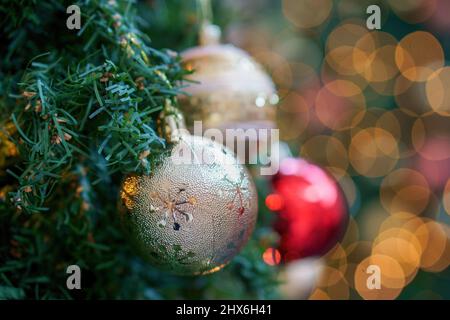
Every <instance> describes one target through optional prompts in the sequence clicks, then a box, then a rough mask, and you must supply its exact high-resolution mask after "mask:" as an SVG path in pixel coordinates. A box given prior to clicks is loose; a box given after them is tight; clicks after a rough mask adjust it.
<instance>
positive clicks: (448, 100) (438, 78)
mask: <svg viewBox="0 0 450 320" xmlns="http://www.w3.org/2000/svg"><path fill="white" fill-rule="evenodd" d="M449 88H450V67H444V68H441V69H439V70H437V71H436V72H434V73H433V74H432V75H431V76H430V78H429V79H428V80H427V83H426V94H427V98H428V102H429V104H430V106H431V108H432V109H433V110H434V111H435V112H437V113H438V114H440V115H442V116H447V117H448V116H450V90H448V89H449Z"/></svg>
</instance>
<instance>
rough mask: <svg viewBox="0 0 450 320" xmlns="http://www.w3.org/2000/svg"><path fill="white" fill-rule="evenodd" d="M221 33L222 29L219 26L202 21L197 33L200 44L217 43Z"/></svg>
mask: <svg viewBox="0 0 450 320" xmlns="http://www.w3.org/2000/svg"><path fill="white" fill-rule="evenodd" d="M221 35H222V31H221V30H220V27H219V26H217V25H215V24H212V23H209V22H205V23H203V25H202V26H201V28H200V34H199V43H200V46H209V45H215V44H219V43H220V37H221Z"/></svg>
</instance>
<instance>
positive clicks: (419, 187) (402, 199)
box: [380, 168, 431, 214]
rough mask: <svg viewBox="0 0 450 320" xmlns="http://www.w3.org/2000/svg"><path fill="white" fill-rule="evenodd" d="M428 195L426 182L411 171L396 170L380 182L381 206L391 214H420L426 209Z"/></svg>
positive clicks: (421, 176) (428, 189)
mask: <svg viewBox="0 0 450 320" xmlns="http://www.w3.org/2000/svg"><path fill="white" fill-rule="evenodd" d="M430 195H431V191H430V187H429V185H428V182H427V180H426V179H425V177H424V176H423V175H422V174H421V173H419V172H417V171H415V170H413V169H408V168H400V169H397V170H395V171H393V172H391V173H390V174H389V175H387V176H386V177H385V178H384V179H383V181H382V182H381V187H380V200H381V204H382V205H383V207H384V208H385V209H386V210H387V211H388V212H389V213H391V214H394V213H397V212H410V213H414V214H420V213H421V212H422V211H423V210H424V209H425V208H426V207H427V205H428V202H429V200H430Z"/></svg>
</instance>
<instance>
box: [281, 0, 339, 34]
mask: <svg viewBox="0 0 450 320" xmlns="http://www.w3.org/2000/svg"><path fill="white" fill-rule="evenodd" d="M332 7H333V1H332V0H283V13H284V15H285V16H286V18H287V19H288V20H289V21H290V22H292V23H293V24H294V25H295V26H296V27H298V28H313V27H317V26H319V25H321V24H322V23H324V22H325V20H326V19H327V18H328V17H329V15H330V12H331V9H332ZM312 12H314V14H311V13H312Z"/></svg>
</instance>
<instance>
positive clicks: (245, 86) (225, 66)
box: [179, 45, 278, 129]
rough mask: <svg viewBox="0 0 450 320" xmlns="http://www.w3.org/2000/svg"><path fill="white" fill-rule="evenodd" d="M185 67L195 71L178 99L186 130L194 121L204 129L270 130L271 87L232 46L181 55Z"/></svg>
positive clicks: (272, 116)
mask: <svg viewBox="0 0 450 320" xmlns="http://www.w3.org/2000/svg"><path fill="white" fill-rule="evenodd" d="M183 60H184V64H185V67H186V68H187V69H188V70H195V72H194V73H193V74H192V75H191V76H190V78H189V80H193V81H195V82H196V83H189V86H187V87H186V88H185V89H184V91H185V92H187V93H189V96H185V95H181V96H180V97H179V102H180V106H181V108H182V110H183V113H184V114H185V116H186V123H187V125H188V126H189V127H191V126H192V125H193V122H194V121H196V120H201V121H203V127H204V128H219V129H227V128H239V127H245V128H249V127H254V128H260V127H265V128H266V127H270V128H271V127H274V126H275V125H274V123H275V115H276V110H275V106H274V105H275V104H276V103H277V102H278V96H277V94H276V90H275V86H274V84H273V82H272V80H271V79H270V77H269V76H268V75H267V74H266V73H265V72H264V70H263V69H262V67H261V66H260V65H259V64H258V63H256V62H255V61H254V60H253V59H252V58H251V57H250V56H249V55H248V54H247V53H246V52H245V51H243V50H240V49H238V48H236V47H234V46H232V45H209V46H200V47H195V48H192V49H189V50H187V51H185V52H184V53H183Z"/></svg>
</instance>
